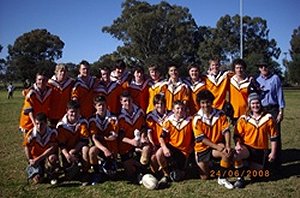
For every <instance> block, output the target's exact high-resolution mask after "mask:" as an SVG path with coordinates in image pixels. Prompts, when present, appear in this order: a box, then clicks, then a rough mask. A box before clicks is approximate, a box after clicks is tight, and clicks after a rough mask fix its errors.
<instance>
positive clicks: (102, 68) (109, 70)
mask: <svg viewBox="0 0 300 198" xmlns="http://www.w3.org/2000/svg"><path fill="white" fill-rule="evenodd" d="M99 70H100V71H101V70H104V71H108V72H109V73H110V72H111V69H110V68H109V67H108V66H102V67H100V68H99Z"/></svg>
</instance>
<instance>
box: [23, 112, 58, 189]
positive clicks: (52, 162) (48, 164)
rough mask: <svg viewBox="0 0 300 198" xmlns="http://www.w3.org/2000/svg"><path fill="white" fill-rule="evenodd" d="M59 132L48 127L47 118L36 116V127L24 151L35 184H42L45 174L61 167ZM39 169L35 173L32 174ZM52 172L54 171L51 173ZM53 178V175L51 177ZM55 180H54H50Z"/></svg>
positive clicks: (25, 142) (31, 131)
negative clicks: (59, 161)
mask: <svg viewBox="0 0 300 198" xmlns="http://www.w3.org/2000/svg"><path fill="white" fill-rule="evenodd" d="M56 137H57V131H56V130H55V129H51V128H49V127H48V126H47V116H46V114H45V113H43V112H40V113H38V114H37V115H36V116H35V127H34V128H33V129H31V130H30V131H29V132H28V133H27V134H26V136H25V138H24V143H23V144H24V150H25V155H26V158H27V160H28V164H29V166H28V168H27V171H28V176H29V179H32V180H33V182H34V183H40V182H41V181H42V180H43V179H45V178H44V173H45V172H50V169H54V168H56V167H58V166H59V163H58V157H57V154H56V153H57V142H56ZM32 169H35V170H36V169H37V170H38V171H36V172H35V173H33V172H30V171H31V170H32ZM51 172H52V171H51ZM49 176H51V175H49ZM48 179H54V178H48Z"/></svg>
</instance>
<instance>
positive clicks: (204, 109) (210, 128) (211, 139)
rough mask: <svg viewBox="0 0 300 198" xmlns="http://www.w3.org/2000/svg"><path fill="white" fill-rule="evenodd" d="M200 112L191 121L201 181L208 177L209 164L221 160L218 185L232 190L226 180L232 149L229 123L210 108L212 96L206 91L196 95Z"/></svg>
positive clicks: (224, 117) (220, 114)
mask: <svg viewBox="0 0 300 198" xmlns="http://www.w3.org/2000/svg"><path fill="white" fill-rule="evenodd" d="M197 100H198V102H199V104H200V110H199V111H198V112H197V113H196V114H195V116H194V119H193V132H194V136H195V147H194V149H195V158H196V162H197V164H198V166H199V168H200V177H201V179H208V178H209V175H210V169H209V162H210V161H211V160H212V157H214V158H221V162H220V170H219V171H218V172H220V174H219V175H220V176H219V178H218V184H220V185H223V186H225V187H226V188H227V189H232V188H233V185H232V184H231V183H230V182H229V181H228V180H227V179H226V175H225V173H226V169H228V168H229V167H230V165H231V164H230V159H231V155H232V149H231V148H230V131H229V122H228V120H227V117H226V115H225V114H224V113H223V112H222V111H220V110H218V109H215V108H213V107H212V103H213V101H214V95H213V94H212V93H211V92H210V91H208V90H203V91H200V92H199V93H198V95H197Z"/></svg>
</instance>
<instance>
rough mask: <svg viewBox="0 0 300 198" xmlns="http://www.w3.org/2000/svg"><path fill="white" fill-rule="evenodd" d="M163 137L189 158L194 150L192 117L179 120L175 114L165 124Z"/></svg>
mask: <svg viewBox="0 0 300 198" xmlns="http://www.w3.org/2000/svg"><path fill="white" fill-rule="evenodd" d="M161 137H163V138H164V140H165V142H166V143H169V144H170V145H172V146H173V147H175V148H177V149H178V150H180V151H181V152H182V153H183V154H184V155H185V156H189V154H190V153H191V152H192V150H193V128H192V117H191V116H188V117H185V118H181V119H179V120H177V119H176V118H175V116H174V114H172V115H170V116H168V117H167V119H166V120H165V121H164V123H163V134H162V136H161Z"/></svg>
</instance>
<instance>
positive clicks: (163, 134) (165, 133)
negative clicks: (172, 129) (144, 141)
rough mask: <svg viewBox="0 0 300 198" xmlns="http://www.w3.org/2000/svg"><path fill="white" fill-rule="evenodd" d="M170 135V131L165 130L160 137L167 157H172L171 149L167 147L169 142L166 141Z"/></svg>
mask: <svg viewBox="0 0 300 198" xmlns="http://www.w3.org/2000/svg"><path fill="white" fill-rule="evenodd" d="M167 136H168V132H167V131H165V130H163V131H162V133H161V135H160V138H159V143H160V146H161V148H162V150H163V153H164V155H165V156H166V157H170V156H171V152H170V149H168V147H167V144H166V141H165V139H166V138H167Z"/></svg>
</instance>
